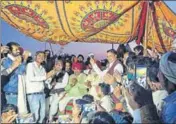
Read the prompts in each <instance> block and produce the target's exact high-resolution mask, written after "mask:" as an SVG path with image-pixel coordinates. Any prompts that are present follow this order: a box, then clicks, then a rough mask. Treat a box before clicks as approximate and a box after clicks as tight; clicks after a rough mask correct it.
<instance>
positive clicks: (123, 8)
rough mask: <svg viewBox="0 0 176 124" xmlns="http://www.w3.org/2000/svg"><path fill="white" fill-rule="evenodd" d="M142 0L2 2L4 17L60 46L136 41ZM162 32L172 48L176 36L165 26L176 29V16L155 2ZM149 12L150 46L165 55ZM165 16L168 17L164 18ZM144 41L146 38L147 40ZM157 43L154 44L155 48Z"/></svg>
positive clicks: (167, 47) (37, 37) (26, 32)
mask: <svg viewBox="0 0 176 124" xmlns="http://www.w3.org/2000/svg"><path fill="white" fill-rule="evenodd" d="M142 3H143V2H138V1H72V0H71V1H69V0H67V1H53V0H47V1H34V0H29V1H2V2H1V7H2V9H1V17H2V19H4V20H5V21H6V22H7V23H8V24H10V25H12V26H13V27H15V28H16V29H18V30H19V31H20V32H22V33H24V34H26V35H27V36H30V37H33V38H35V39H37V40H39V41H43V42H51V43H56V44H61V45H64V44H67V43H69V42H76V41H79V42H89V43H94V42H102V43H126V42H128V41H129V40H133V39H134V38H136V36H135V32H136V30H137V27H138V26H137V24H138V20H139V19H140V12H141V10H142ZM154 5H155V10H156V16H157V21H158V22H159V30H160V32H161V36H162V39H163V42H164V45H165V46H166V50H169V49H170V45H171V44H170V43H171V42H172V41H173V37H170V36H168V35H166V34H165V33H164V32H163V28H162V26H161V25H162V23H166V27H168V26H169V27H171V30H173V31H175V30H176V16H175V15H174V13H173V12H171V11H170V10H169V8H168V7H167V6H166V5H165V4H164V3H163V2H161V1H160V2H155V4H154ZM151 13H152V11H150V9H149V18H150V19H149V20H148V30H147V33H148V35H147V38H146V39H147V40H148V43H147V45H148V46H149V47H153V46H154V45H155V47H156V48H157V50H158V51H160V52H163V48H162V47H161V44H160V41H159V39H158V35H157V31H156V29H155V26H153V22H152V16H151ZM163 15H165V17H164V16H163ZM143 40H144V39H143ZM153 44H154V45H153Z"/></svg>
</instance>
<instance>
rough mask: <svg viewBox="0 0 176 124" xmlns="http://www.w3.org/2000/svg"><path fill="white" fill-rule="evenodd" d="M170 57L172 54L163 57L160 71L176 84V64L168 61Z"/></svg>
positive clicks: (168, 53)
mask: <svg viewBox="0 0 176 124" xmlns="http://www.w3.org/2000/svg"><path fill="white" fill-rule="evenodd" d="M170 55H171V52H167V53H165V54H164V55H163V56H162V57H161V60H160V70H161V72H162V73H163V74H164V76H165V77H166V78H167V79H168V80H169V81H171V82H172V83H174V84H176V63H173V62H171V61H168V57H169V56H170Z"/></svg>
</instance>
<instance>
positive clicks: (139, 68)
mask: <svg viewBox="0 0 176 124" xmlns="http://www.w3.org/2000/svg"><path fill="white" fill-rule="evenodd" d="M146 76H147V67H146V66H143V65H136V68H135V77H136V79H138V78H144V77H145V78H146Z"/></svg>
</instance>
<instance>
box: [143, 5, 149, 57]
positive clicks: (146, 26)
mask: <svg viewBox="0 0 176 124" xmlns="http://www.w3.org/2000/svg"><path fill="white" fill-rule="evenodd" d="M149 9H150V8H149V2H147V18H146V25H145V37H144V38H145V39H144V56H147V40H148V39H147V35H148V34H147V33H148V19H149Z"/></svg>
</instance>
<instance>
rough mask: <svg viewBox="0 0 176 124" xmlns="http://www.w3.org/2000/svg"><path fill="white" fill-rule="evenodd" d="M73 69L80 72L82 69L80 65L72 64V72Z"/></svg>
mask: <svg viewBox="0 0 176 124" xmlns="http://www.w3.org/2000/svg"><path fill="white" fill-rule="evenodd" d="M75 69H78V70H82V69H83V65H82V63H78V62H75V63H73V64H72V70H75Z"/></svg>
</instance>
